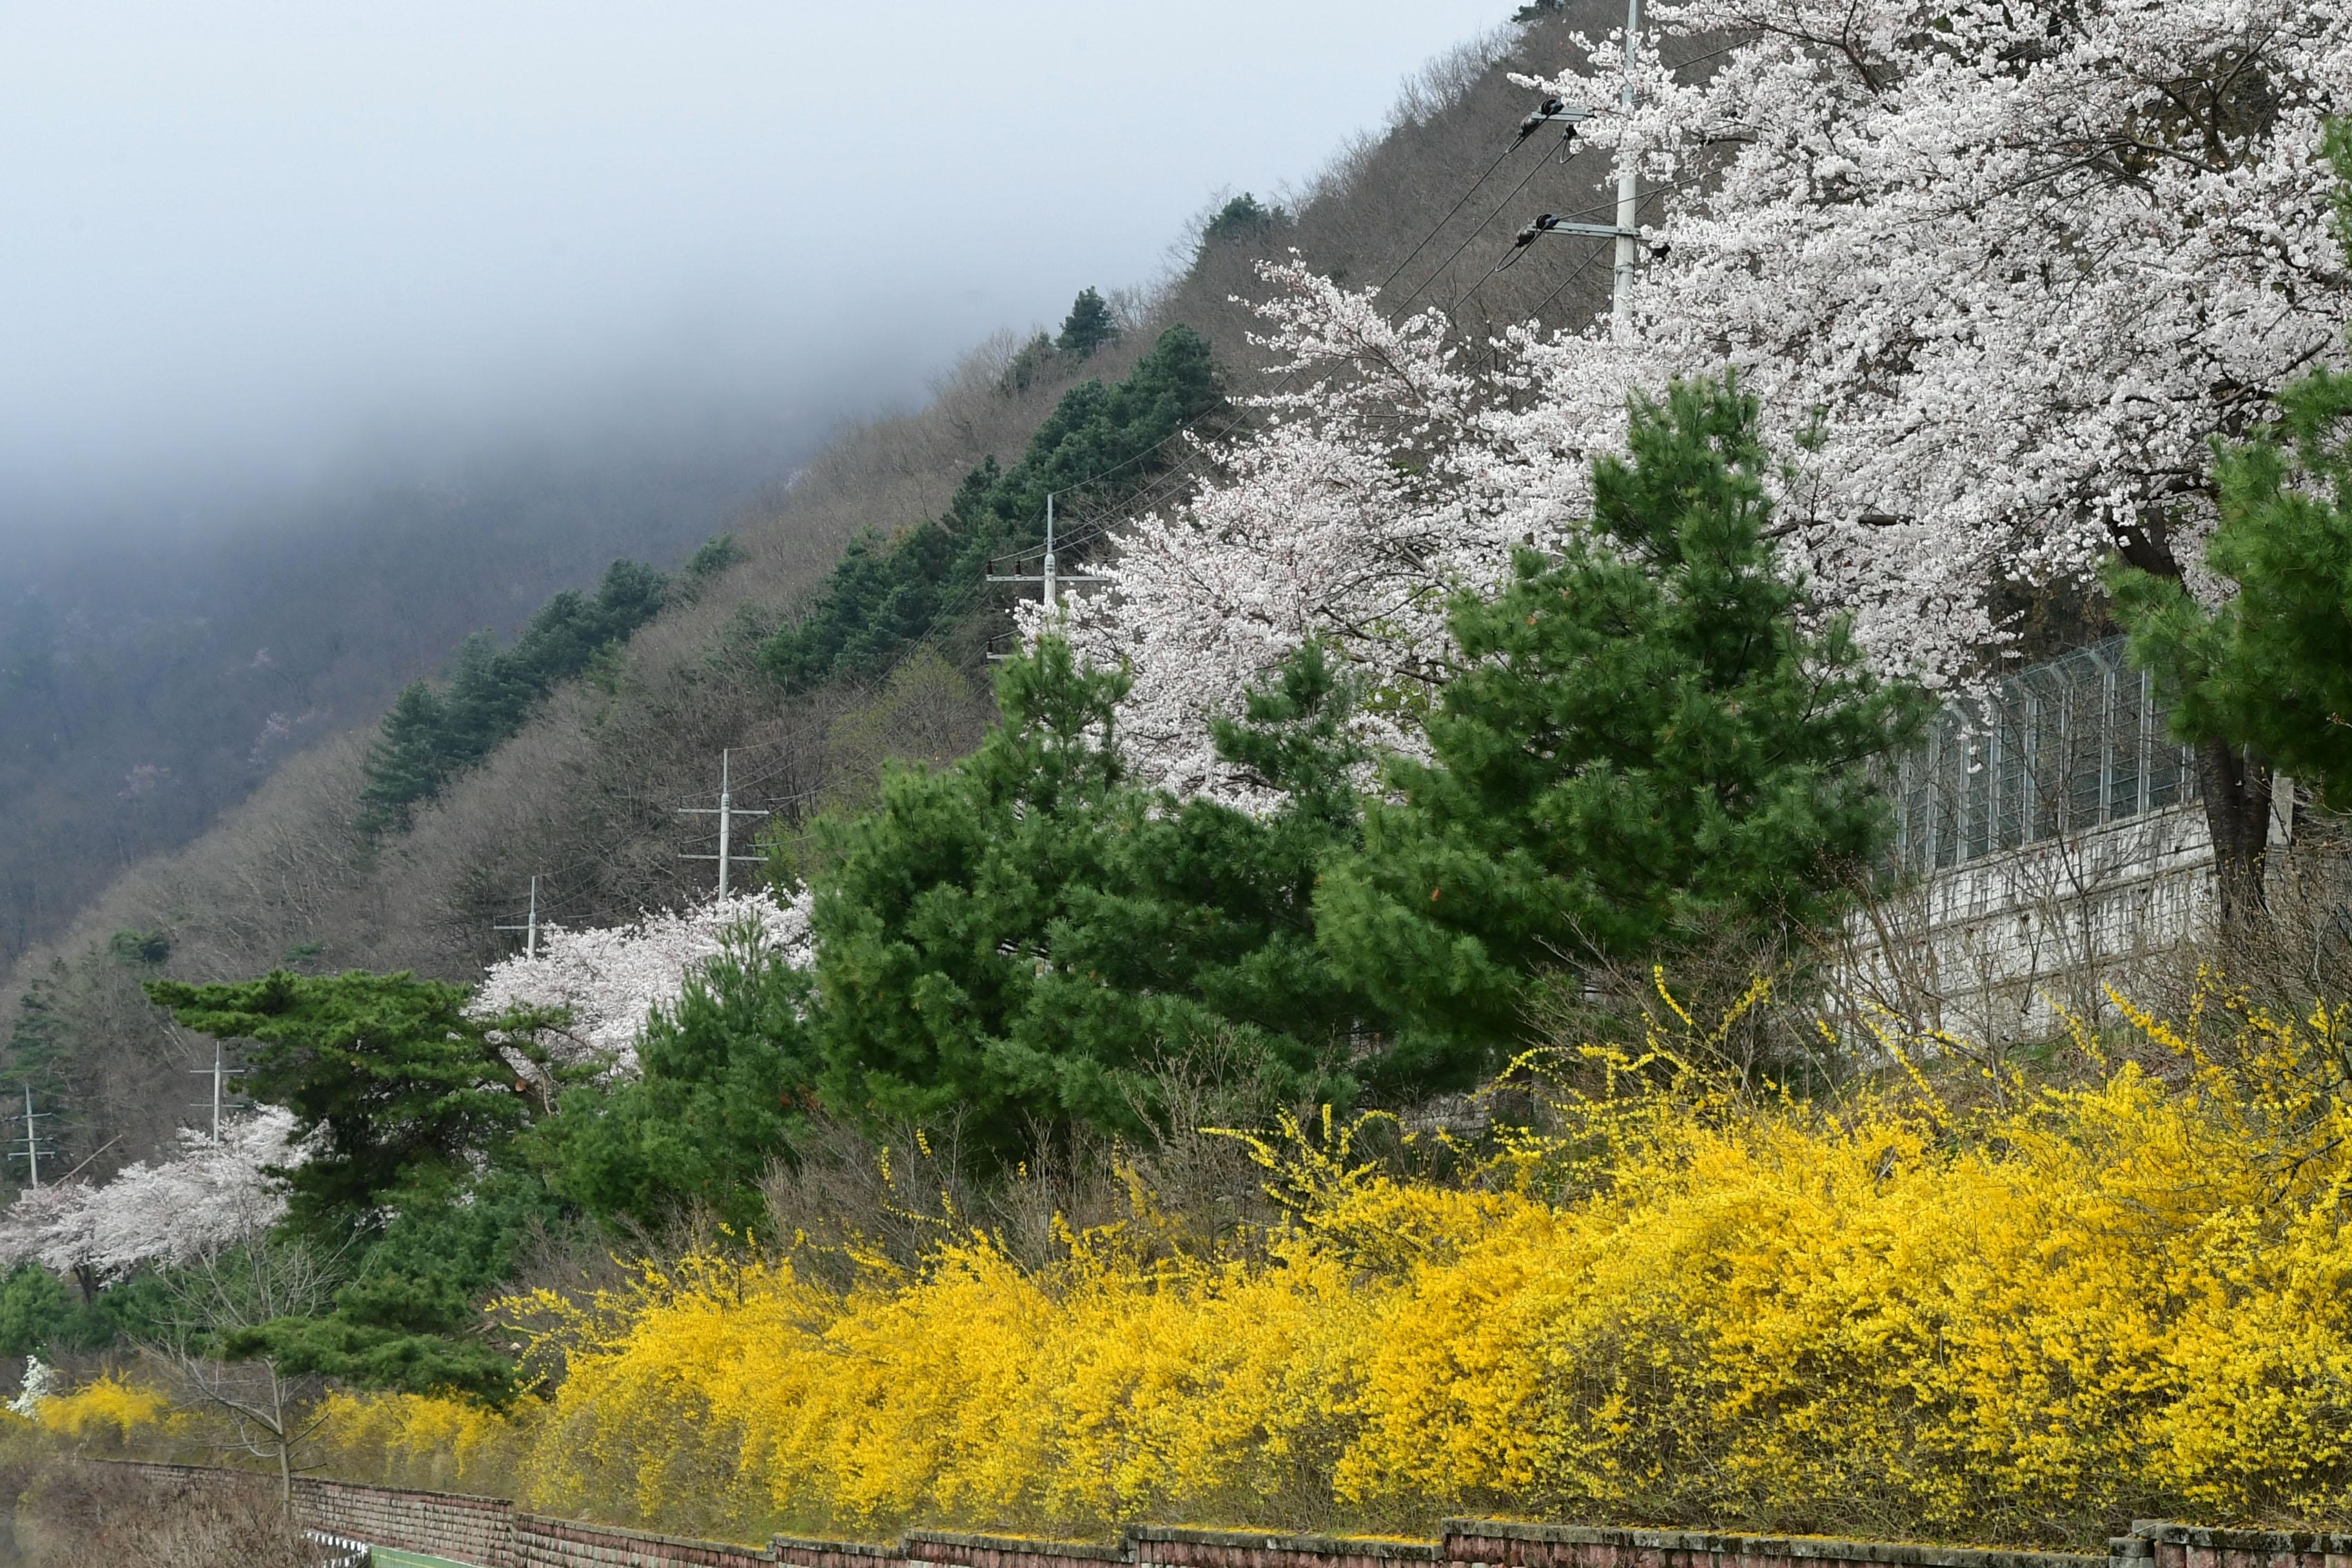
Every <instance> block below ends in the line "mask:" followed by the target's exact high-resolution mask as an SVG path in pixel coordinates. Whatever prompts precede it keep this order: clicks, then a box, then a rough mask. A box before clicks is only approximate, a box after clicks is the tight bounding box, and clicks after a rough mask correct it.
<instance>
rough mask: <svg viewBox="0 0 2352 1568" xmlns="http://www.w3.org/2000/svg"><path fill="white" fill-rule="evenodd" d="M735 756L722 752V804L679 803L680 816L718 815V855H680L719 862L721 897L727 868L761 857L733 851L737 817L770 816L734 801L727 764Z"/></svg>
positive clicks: (720, 788) (720, 781) (757, 862)
mask: <svg viewBox="0 0 2352 1568" xmlns="http://www.w3.org/2000/svg"><path fill="white" fill-rule="evenodd" d="M733 755H734V752H732V751H731V750H730V751H724V752H719V805H718V806H717V807H716V809H714V808H712V807H710V806H707V805H688V806H680V807H679V808H678V815H679V816H716V817H717V818H719V853H718V854H716V855H681V856H679V857H678V858H679V859H681V860H716V861H718V862H719V897H720V898H722V899H723V898H725V897H726V896H727V868H728V867H729V866H730V864H732V863H733V862H735V861H737V860H741V861H745V862H747V863H749V864H751V865H753V866H756V865H758V864H759V863H760V858H759V857H758V856H757V855H738V854H735V853H734V852H733V849H732V845H733V842H734V838H733V835H732V832H731V829H732V828H733V826H734V823H735V819H736V818H737V817H739V816H767V815H768V814H767V813H766V812H764V811H751V810H748V809H746V808H745V807H743V806H740V805H736V804H735V799H734V795H733V793H732V790H731V786H730V783H729V779H728V763H729V759H730V757H732V756H733Z"/></svg>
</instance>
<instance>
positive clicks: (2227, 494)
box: [2107, 371, 2352, 811]
mask: <svg viewBox="0 0 2352 1568" xmlns="http://www.w3.org/2000/svg"><path fill="white" fill-rule="evenodd" d="M2278 407H2279V414H2280V416H2281V417H2280V421H2279V426H2278V428H2277V430H2276V431H2275V432H2273V433H2269V434H2266V435H2264V436H2263V437H2261V438H2259V439H2256V440H2253V441H2250V442H2247V443H2245V444H2243V445H2242V446H2237V447H2228V448H2225V449H2224V450H2222V451H2221V454H2220V456H2219V459H2218V460H2217V462H2216V463H2215V465H2214V481H2215V489H2216V490H2217V491H2218V494H2219V497H2220V501H2221V525H2220V526H2219V527H2218V528H2217V529H2215V531H2214V532H2213V536H2212V538H2211V540H2210V542H2208V543H2207V545H2206V547H2205V561H2206V564H2207V565H2209V566H2210V567H2211V568H2212V569H2213V570H2214V571H2215V572H2217V573H2219V574H2221V575H2222V576H2224V577H2227V578H2229V579H2230V580H2231V583H2232V584H2234V585H2235V588H2236V592H2235V593H2234V594H2232V595H2231V596H2230V597H2229V598H2227V599H2226V600H2224V601H2223V602H2222V603H2221V605H2220V606H2219V607H2218V608H2214V609H2210V610H2209V609H2207V608H2206V607H2204V606H2203V605H2200V604H2199V603H2197V601H2196V600H2195V599H2193V598H2191V597H2190V596H2189V594H2188V593H2187V592H2185V591H2184V590H2183V588H2182V585H2181V584H2180V583H2179V581H2178V580H2177V579H2171V578H2163V577H2158V576H2155V575H2153V574H2149V573H2147V572H2142V571H2138V570H2136V569H2134V568H2132V567H2129V566H2126V565H2124V564H2122V563H2120V562H2118V563H2116V564H2114V565H2113V566H2111V567H2110V568H2109V570H2108V573H2107V585H2108V588H2109V590H2110V592H2111V593H2112V594H2113V595H2114V597H2115V602H2116V613H2117V615H2118V616H2120V617H2121V619H2122V620H2123V622H2124V624H2125V625H2126V626H2127V627H2128V628H2129V630H2130V633H2131V653H2132V659H2133V662H2135V663H2137V664H2138V665H2140V666H2141V667H2142V668H2146V669H2147V670H2150V671H2152V672H2153V673H2154V674H2155V676H2156V677H2157V679H2158V683H2159V684H2160V685H2161V686H2162V687H2163V688H2164V689H2165V691H2166V695H2167V696H2168V699H2169V700H2170V702H2171V711H2172V727H2173V732H2174V733H2175V734H2176V735H2177V736H2179V738H2180V739H2181V740H2183V741H2186V742H2192V743H2195V742H2208V741H2214V740H2219V741H2221V742H2225V743H2226V744H2227V745H2228V746H2229V747H2230V748H2231V749H2232V750H2234V751H2238V752H2242V753H2245V754H2250V755H2251V756H2252V758H2253V759H2255V762H2256V765H2263V766H2269V767H2275V768H2279V769H2282V770H2284V772H2286V773H2289V774H2292V775H2293V776H2294V777H2295V778H2297V779H2301V780H2304V781H2305V782H2306V783H2308V784H2312V785H2313V786H2314V787H2315V788H2316V789H2317V790H2318V792H2319V798H2320V801H2321V803H2322V804H2323V805H2326V807H2327V808H2328V809H2329V810H2331V811H2345V810H2352V443H2347V433H2352V376H2347V375H2342V374H2336V373H2334V372H2331V371H2320V372H2316V373H2315V374H2312V375H2310V376H2307V377H2305V379H2304V380H2302V381H2299V382H2297V383H2295V384H2294V385H2293V386H2291V387H2289V388H2288V389H2287V390H2286V391H2284V393H2282V394H2281V395H2280V396H2279V399H2278Z"/></svg>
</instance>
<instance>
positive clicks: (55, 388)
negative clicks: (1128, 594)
mask: <svg viewBox="0 0 2352 1568" xmlns="http://www.w3.org/2000/svg"><path fill="white" fill-rule="evenodd" d="M1510 10H1511V5H1510V4H1509V0H1172V3H1171V0H1159V3H1157V4H1151V5H1108V4H1100V3H1097V4H1090V5H1087V4H1018V5H1015V4H969V3H967V4H961V5H949V4H931V3H901V4H866V5H848V4H826V5H816V4H807V3H803V0H769V3H767V4H751V3H719V0H663V3H661V4H624V3H617V0H563V3H561V4H525V3H520V0H461V3H455V4H445V3H438V0H408V3H404V4H401V5H391V4H383V3H376V4H355V3H349V0H300V3H299V4H298V3H288V4H277V5H265V4H255V3H249V0H205V4H203V5H186V4H184V3H182V0H169V3H147V4H112V3H103V0H100V3H93V4H89V5H56V4H47V3H25V0H0V300H5V304H0V529H5V528H6V527H8V526H9V525H10V524H11V523H13V524H14V525H16V527H18V528H24V527H26V526H30V525H34V524H36V523H37V521H39V520H42V519H51V518H60V517H65V516H68V515H72V514H76V513H84V514H87V513H89V511H91V510H93V509H96V510H108V509H112V510H119V511H121V512H122V513H123V514H125V515H128V514H130V513H131V512H134V511H136V510H141V509H143V508H148V507H152V506H155V505H158V504H163V502H162V501H161V500H159V498H163V497H168V496H171V495H173V494H178V495H182V496H185V495H188V494H192V493H194V492H196V491H199V490H203V489H215V488H225V489H236V488H239V487H244V486H249V485H254V484H263V483H283V482H289V481H294V480H300V479H308V478H310V477H314V476H315V475H316V474H317V473H318V472H319V471H320V470H321V469H322V468H332V467H333V466H334V465H336V464H338V463H342V462H347V461H349V460H350V459H351V458H352V456H353V454H355V453H361V452H366V451H370V450H381V451H388V452H393V453H398V452H401V451H404V450H408V449H412V448H415V449H423V448H425V447H432V446H434V445H435V444H449V443H465V442H478V441H481V440H486V439H487V440H495V439H497V438H499V435H500V433H501V432H506V431H510V430H515V429H524V430H530V429H533V428H537V429H543V430H561V429H565V428H581V427H593V426H596V425H597V424H598V423H599V422H600V421H601V422H604V423H605V424H607V425H615V426H626V427H628V428H632V429H636V430H640V431H650V432H652V433H653V434H654V435H655V436H656V437H660V435H661V433H662V432H664V431H666V430H668V431H675V432H677V433H679V435H680V437H681V438H685V437H690V436H692V435H693V434H695V433H697V432H700V433H703V434H708V433H709V429H710V428H711V427H714V426H730V427H733V428H734V429H736V430H737V432H738V433H741V432H750V433H751V434H752V435H753V436H754V437H761V438H765V435H766V433H770V432H772V433H774V436H775V438H776V439H778V440H779V441H784V440H787V439H789V438H791V437H792V435H793V433H794V432H802V431H805V430H807V429H809V428H812V427H822V426H824V425H826V424H828V423H830V422H831V421H832V420H833V419H834V418H835V417H836V416H839V415H841V414H843V413H849V412H856V411H859V410H862V409H864V408H868V407H871V406H873V405H875V404H876V402H877V400H892V399H895V400H898V401H901V402H904V401H907V400H909V399H911V398H913V397H915V396H917V395H919V393H920V389H921V387H922V385H923V382H924V379H925V377H926V376H927V375H928V374H932V373H934V372H936V371H937V370H938V369H940V368H941V367H942V366H943V365H944V363H946V362H947V361H948V360H949V359H950V358H951V357H952V356H953V354H954V353H956V352H957V351H959V350H960V349H961V348H963V347H965V346H968V345H969V344H971V342H975V341H976V340H978V339H979V338H980V337H981V336H982V335H983V334H984V333H986V332H987V331H991V330H992V329H994V328H996V327H998V326H1002V325H1011V326H1016V327H1026V326H1028V325H1031V324H1033V323H1036V322H1041V321H1044V322H1051V321H1056V320H1058V318H1059V316H1060V314H1061V312H1062V311H1063V310H1064V309H1066V306H1067V304H1068V301H1069V299H1070V296H1071V295H1072V294H1073V293H1074V292H1075V291H1076V289H1079V288H1080V287H1082V286H1085V285H1087V284H1095V285H1099V286H1101V287H1103V288H1105V289H1109V288H1112V287H1115V286H1119V285H1125V284H1130V283H1135V282H1139V281H1141V280H1143V279H1147V278H1149V277H1150V276H1151V275H1153V274H1154V273H1155V272H1157V271H1158V270H1159V269H1160V268H1161V267H1162V266H1163V265H1164V264H1165V259H1166V253H1167V248H1168V247H1169V244H1170V242H1171V240H1172V239H1173V238H1175V237H1177V236H1178V235H1179V233H1180V232H1181V227H1182V225H1183V223H1184V221H1185V220H1186V218H1187V217H1188V216H1191V215H1192V214H1193V213H1195V212H1197V211H1198V210H1199V209H1200V208H1201V207H1202V205H1203V203H1205V202H1206V201H1207V200H1208V199H1209V198H1210V197H1211V196H1212V195H1213V194H1214V193H1216V192H1217V191H1218V190H1220V189H1221V188H1230V189H1232V190H1234V191H1238V190H1241V189H1244V188H1250V189H1255V191H1257V192H1259V193H1260V194H1261V195H1263V194H1265V193H1266V192H1267V191H1268V190H1269V189H1270V188H1274V187H1278V186H1280V185H1281V184H1284V183H1285V182H1296V181H1299V180H1303V179H1304V178H1306V177H1307V176H1308V175H1309V174H1312V173H1313V171H1314V170H1315V169H1316V168H1317V167H1318V165H1320V164H1321V163H1323V161H1324V160H1325V159H1326V158H1327V157H1328V155H1329V154H1330V153H1332V152H1333V151H1334V150H1335V149H1336V148H1337V147H1338V145H1339V143H1340V142H1341V141H1342V140H1343V139H1344V138H1345V137H1346V136H1347V135H1348V134H1349V132H1354V131H1357V130H1360V129H1364V128H1368V127H1370V126H1372V125H1374V124H1376V123H1378V122H1379V121H1380V120H1381V117H1382V115H1383V113H1384V111H1385V110H1386V109H1387V107H1388V105H1389V104H1390V103H1391V100H1393V99H1394V97H1395V94H1396V90H1397V86H1398V82H1399V79H1400V78H1401V77H1402V76H1403V75H1404V74H1405V73H1406V72H1407V71H1409V70H1410V69H1412V68H1414V67H1415V66H1417V65H1418V64H1419V63H1420V62H1421V61H1423V59H1425V58H1428V57H1429V56H1431V55H1433V54H1434V53H1436V52H1438V51H1440V50H1442V49H1444V48H1445V47H1448V46H1450V45H1453V44H1454V43H1457V42H1459V41H1461V40H1462V39H1465V38H1466V37H1470V36H1472V35H1474V34H1475V33H1478V32H1480V31H1483V30H1485V29H1486V28H1487V27H1490V26H1494V25H1495V24H1496V23H1498V22H1500V21H1502V20H1504V19H1505V18H1507V16H1508V15H1509V12H1510Z"/></svg>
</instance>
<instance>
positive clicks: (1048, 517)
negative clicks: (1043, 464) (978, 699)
mask: <svg viewBox="0 0 2352 1568" xmlns="http://www.w3.org/2000/svg"><path fill="white" fill-rule="evenodd" d="M1007 559H1009V560H1010V561H1012V563H1013V564H1014V565H1016V566H1017V565H1019V564H1020V563H1021V561H1020V557H1018V556H1011V557H1007ZM989 564H990V565H991V566H993V565H995V564H996V563H994V562H990V563H989ZM1039 564H1040V570H1039V571H1037V572H1035V573H1034V574H1028V573H1019V572H1011V573H999V572H991V573H989V574H988V577H987V581H989V582H991V583H1024V584H1026V583H1034V584H1038V585H1039V586H1040V587H1042V588H1043V589H1044V590H1045V614H1046V615H1047V616H1051V615H1053V613H1054V612H1055V610H1056V609H1058V608H1060V606H1061V603H1062V599H1061V593H1060V589H1061V587H1062V584H1066V583H1100V582H1103V581H1105V580H1106V579H1104V578H1101V577H1092V576H1088V575H1087V574H1085V573H1078V574H1076V575H1073V576H1067V577H1066V576H1064V575H1062V572H1061V560H1060V558H1059V556H1058V555H1056V553H1055V549H1054V492H1053V491H1052V490H1047V491H1046V492H1045V560H1044V561H1043V562H1042V563H1039ZM988 657H989V658H995V659H1003V658H1011V657H1012V655H1010V654H1003V653H992V654H990V655H989V656H988Z"/></svg>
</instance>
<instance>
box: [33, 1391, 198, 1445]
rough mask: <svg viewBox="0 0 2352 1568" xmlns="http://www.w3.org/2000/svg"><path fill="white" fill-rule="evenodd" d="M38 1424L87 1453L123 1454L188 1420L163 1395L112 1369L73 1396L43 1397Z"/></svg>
mask: <svg viewBox="0 0 2352 1568" xmlns="http://www.w3.org/2000/svg"><path fill="white" fill-rule="evenodd" d="M34 1424H35V1425H36V1426H38V1427H39V1428H40V1429H41V1430H42V1431H43V1432H46V1433H48V1434H51V1435H53V1436H59V1437H63V1438H66V1439H67V1440H68V1441H69V1442H71V1443H72V1444H73V1445H74V1446H75V1447H78V1448H80V1449H82V1450H84V1451H85V1452H92V1453H101V1454H119V1453H121V1452H123V1451H125V1450H126V1449H129V1448H131V1447H134V1446H138V1445H142V1443H144V1442H146V1441H148V1440H152V1439H159V1438H168V1437H169V1436H171V1435H172V1433H173V1431H174V1430H175V1429H176V1427H177V1426H180V1425H182V1424H183V1418H182V1417H181V1416H180V1415H179V1414H178V1413H177V1412H175V1411H174V1410H173V1407H172V1402H171V1400H170V1399H169V1398H167V1397H166V1396H165V1395H163V1394H160V1393H158V1392H157V1391H156V1390H154V1389H152V1388H149V1387H146V1386H144V1385H143V1384H136V1383H132V1382H130V1381H129V1380H127V1379H125V1378H123V1377H122V1376H121V1374H119V1373H101V1374H100V1375H99V1376H97V1377H95V1378H92V1379H91V1380H90V1381H89V1382H88V1383H85V1384H82V1385H81V1386H80V1387H79V1388H77V1389H75V1390H73V1391H72V1392H71V1393H69V1394H54V1395H51V1396H50V1397H48V1398H47V1399H44V1400H42V1401H41V1402H40V1404H39V1405H37V1406H36V1407H35V1409H34Z"/></svg>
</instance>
